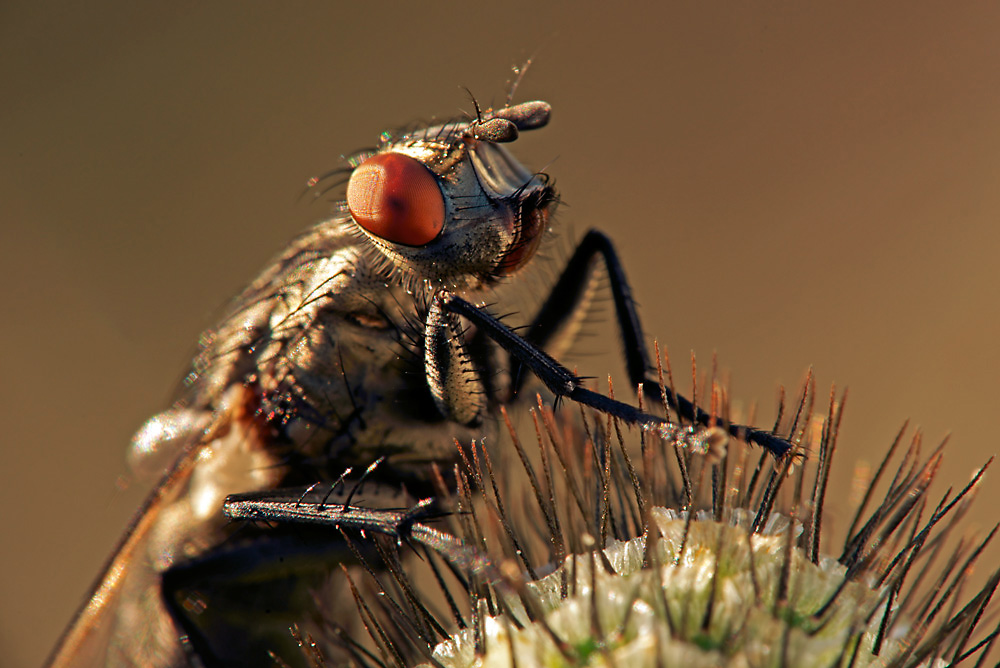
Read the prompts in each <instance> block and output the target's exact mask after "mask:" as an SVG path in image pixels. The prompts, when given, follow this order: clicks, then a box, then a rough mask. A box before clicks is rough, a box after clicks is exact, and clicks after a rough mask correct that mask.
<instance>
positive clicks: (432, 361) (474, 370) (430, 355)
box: [424, 292, 486, 425]
mask: <svg viewBox="0 0 1000 668" xmlns="http://www.w3.org/2000/svg"><path fill="white" fill-rule="evenodd" d="M441 294H442V293H441V292H439V293H438V294H437V295H435V296H434V299H433V301H432V302H431V307H430V310H429V311H428V312H427V320H426V321H425V323H424V369H425V372H426V374H427V384H428V386H429V387H430V390H431V396H433V397H434V403H435V404H436V405H437V407H438V410H440V411H441V414H442V415H444V416H445V417H446V418H448V419H449V420H452V421H454V422H457V423H459V424H464V425H476V424H478V423H479V422H480V421H482V418H483V413H484V411H485V409H486V386H485V385H484V384H483V380H482V371H481V370H480V369H479V367H478V366H477V365H476V363H475V361H474V360H473V359H472V356H471V355H470V354H469V349H468V346H467V345H466V342H465V336H464V332H463V331H462V326H461V323H460V322H459V321H458V318H457V317H456V316H455V315H454V314H453V313H449V312H447V311H446V310H445V309H444V308H443V307H442V298H441V297H440V295H441Z"/></svg>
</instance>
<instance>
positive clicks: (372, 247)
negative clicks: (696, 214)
mask: <svg viewBox="0 0 1000 668" xmlns="http://www.w3.org/2000/svg"><path fill="white" fill-rule="evenodd" d="M549 117H550V107H549V105H548V104H547V103H545V102H539V101H535V102H525V103H522V104H515V105H511V104H510V103H509V101H508V104H507V105H506V106H504V107H502V108H499V109H496V110H489V111H485V112H480V111H479V110H478V109H477V116H476V118H475V119H472V120H468V119H461V120H455V121H451V122H446V123H443V124H439V125H432V126H430V127H424V128H422V129H418V130H413V129H406V130H400V131H396V132H387V133H383V135H382V138H381V140H380V143H379V145H378V147H377V148H376V149H373V150H369V151H363V152H361V153H358V154H356V155H354V156H352V157H351V158H349V159H348V161H347V163H348V166H347V167H346V168H345V169H343V170H341V171H340V172H338V173H339V174H340V175H342V176H343V177H344V179H345V180H346V197H345V200H344V201H343V202H340V203H339V204H338V205H337V206H336V211H335V214H334V215H333V216H332V217H331V218H329V219H327V220H324V221H322V222H320V223H318V224H317V225H315V226H314V227H312V228H310V229H309V230H307V231H306V232H305V233H303V234H302V235H301V236H299V237H298V238H296V239H295V240H294V241H292V243H291V244H290V245H289V246H288V248H287V249H285V251H284V252H283V253H281V254H280V255H279V256H278V257H277V258H276V259H275V260H274V261H273V263H272V264H271V265H270V266H268V267H267V268H266V269H265V270H264V271H263V273H262V274H261V275H260V276H258V277H257V279H256V280H254V281H253V282H252V283H251V284H250V286H249V287H247V288H246V290H244V291H243V293H242V294H241V295H239V297H238V298H237V299H236V300H235V301H234V302H233V305H232V307H231V309H230V310H229V312H228V314H227V315H226V316H225V317H224V318H223V319H222V321H221V323H220V324H219V325H218V326H217V327H216V328H215V329H214V330H211V331H209V332H207V333H206V334H204V335H203V336H202V338H201V342H200V343H201V346H200V351H199V353H198V354H197V356H196V357H195V359H194V361H193V364H192V367H191V371H190V373H189V374H188V376H187V378H186V380H185V383H184V387H183V388H182V390H181V393H180V396H179V398H178V400H177V401H176V403H175V404H174V405H173V407H172V408H170V409H169V410H167V411H165V412H163V413H160V414H159V415H156V416H154V417H153V418H151V419H150V420H149V421H148V422H147V423H146V424H145V425H144V426H143V427H142V428H141V429H140V431H139V433H138V434H137V435H136V436H135V438H134V442H133V447H132V450H131V454H130V458H131V464H132V465H133V467H134V468H136V469H140V470H143V469H145V470H152V471H163V470H166V471H167V473H166V474H165V475H164V477H163V478H162V480H161V481H160V483H159V485H158V486H157V488H156V489H155V490H154V491H153V492H152V493H151V495H150V497H149V499H148V500H147V501H146V503H145V505H144V507H143V508H142V509H141V511H140V512H139V513H138V514H137V516H136V519H135V520H134V522H133V524H132V526H131V528H130V529H129V530H128V532H127V533H126V535H125V536H124V537H123V538H122V540H121V542H120V543H119V545H118V547H117V549H116V551H115V552H114V554H113V555H112V557H111V558H110V560H109V562H108V564H107V566H106V569H105V571H104V573H103V575H102V576H101V577H100V579H99V580H98V582H97V583H96V584H95V586H94V589H93V591H92V593H91V596H90V598H89V600H88V601H87V602H86V603H85V604H84V606H83V607H82V609H81V610H80V612H79V613H78V614H77V617H76V619H75V620H74V622H73V624H72V625H71V626H70V628H69V629H68V630H67V631H66V633H65V634H64V636H63V638H62V639H61V640H60V643H59V645H58V646H57V648H56V649H55V651H54V653H53V655H52V656H51V657H50V661H49V665H51V666H60V667H61V666H73V665H95V664H104V665H144V666H180V665H252V664H267V665H270V661H271V660H270V658H269V655H268V652H269V651H275V652H276V653H277V654H278V655H281V656H294V655H296V654H297V651H296V650H295V648H294V647H293V640H292V638H291V637H290V636H289V633H288V628H289V626H290V625H291V624H292V623H295V622H298V621H300V620H301V619H302V618H303V617H306V618H308V617H309V615H310V614H312V611H314V610H315V602H314V601H313V600H312V591H313V589H314V588H315V587H316V586H318V584H319V583H321V582H322V580H323V578H325V577H326V576H327V574H328V572H329V571H330V569H331V568H332V566H333V565H336V564H337V563H340V562H341V561H343V560H344V559H349V554H348V553H347V552H346V548H345V546H344V545H343V543H342V542H336V543H331V542H330V540H329V537H328V536H327V537H325V538H324V539H323V541H325V542H323V541H321V542H319V543H318V544H319V545H320V547H317V541H316V540H311V539H310V537H309V536H308V535H306V534H305V533H304V531H303V530H299V529H296V530H295V531H281V530H279V529H263V528H262V529H254V530H249V531H248V530H246V528H243V529H240V530H239V531H237V529H238V527H235V526H232V525H228V524H227V522H226V519H225V518H224V516H223V514H222V510H221V509H222V504H223V500H224V499H225V498H226V496H227V495H229V494H232V493H248V492H256V491H266V490H271V489H275V488H278V487H283V486H293V485H305V484H308V483H314V482H315V481H317V480H325V481H330V480H333V479H336V477H337V476H338V475H340V474H341V472H342V471H344V470H345V468H348V467H355V470H363V469H364V468H365V466H367V465H368V464H369V463H370V462H372V461H374V460H376V459H378V458H382V457H384V458H385V460H384V464H383V465H382V466H380V467H379V468H378V469H377V470H376V471H374V472H373V473H372V474H371V476H370V479H369V480H368V481H367V482H366V488H367V489H374V490H375V492H376V493H375V495H374V496H375V497H377V498H389V499H393V500H394V501H393V503H394V505H396V506H404V505H406V504H407V503H409V502H410V501H407V500H405V499H411V500H412V499H413V498H421V497H424V496H427V495H429V494H430V493H431V492H432V489H431V486H430V483H429V469H430V466H431V464H433V463H442V464H447V463H449V462H450V461H453V460H454V459H455V457H456V454H455V449H454V445H453V444H454V441H455V439H458V440H459V441H460V442H468V441H469V440H470V439H473V438H479V437H481V436H483V434H484V433H489V432H490V430H491V429H492V428H493V427H494V420H493V419H492V417H493V416H494V414H495V413H496V411H497V410H498V408H499V407H500V406H501V405H503V404H506V403H508V402H511V401H512V400H514V399H515V397H516V396H517V394H518V392H519V390H520V389H521V387H522V386H523V383H524V381H525V378H526V376H527V373H528V372H531V373H533V374H534V375H535V376H537V377H538V378H539V379H540V380H541V381H542V382H543V383H544V384H545V385H546V386H547V387H548V388H549V389H550V390H551V391H552V392H553V394H555V396H556V397H557V399H558V398H563V399H569V400H572V401H575V402H579V403H582V404H585V405H588V406H591V407H593V408H596V409H597V410H599V411H602V412H604V413H607V414H609V415H612V416H614V417H617V418H619V419H621V420H622V421H624V422H626V423H629V424H632V425H637V426H640V427H642V428H644V429H647V430H654V431H660V432H661V433H665V434H668V435H670V434H672V433H674V432H672V431H671V430H676V426H675V425H673V424H672V423H670V422H668V421H667V420H665V419H664V418H662V417H658V416H655V415H652V414H648V413H645V412H642V411H640V410H639V409H637V408H635V407H633V406H631V405H629V404H627V403H623V402H620V401H616V400H613V399H610V398H608V397H605V396H603V395H600V394H598V393H596V392H593V391H591V390H588V389H587V388H585V387H583V384H582V382H581V380H580V378H578V377H577V376H576V375H574V374H573V373H571V372H570V371H569V370H567V369H566V368H565V367H564V366H562V365H561V364H560V363H559V362H557V361H556V359H555V356H556V355H558V353H559V350H560V349H559V342H560V341H561V340H562V338H563V336H562V335H564V334H565V329H566V328H567V327H569V328H570V329H572V324H573V323H574V322H576V321H577V319H578V316H579V315H580V314H581V313H582V312H583V311H584V310H585V309H586V307H587V300H588V290H587V288H588V286H589V284H590V282H591V275H592V271H593V268H594V267H595V266H597V265H598V264H603V265H604V267H605V268H606V269H607V273H608V275H609V276H610V287H611V293H612V295H613V298H614V304H615V313H616V321H617V322H618V324H619V326H620V329H621V332H622V335H623V338H624V353H625V358H626V363H627V368H628V374H629V377H630V380H631V382H632V384H633V386H635V385H636V384H638V383H640V382H643V381H645V382H646V387H647V388H649V389H650V390H652V388H657V389H656V390H655V392H654V393H652V394H651V396H652V397H655V399H656V400H657V401H659V398H660V397H659V392H660V390H659V389H658V388H659V385H658V384H657V383H655V382H654V381H650V380H649V379H648V377H647V376H648V374H649V373H650V371H651V370H652V369H653V365H652V364H651V363H650V357H649V354H648V352H647V349H646V345H645V341H644V336H643V332H642V327H641V325H640V322H639V317H638V314H637V312H636V309H635V306H634V304H633V301H632V297H631V293H630V290H629V287H628V283H627V281H626V278H625V274H624V270H623V267H622V265H621V263H620V261H619V259H618V257H617V255H616V253H615V250H614V247H613V245H612V243H611V241H610V239H609V238H608V237H607V236H605V235H604V234H603V233H601V232H599V231H596V230H592V231H590V232H588V233H587V234H586V235H585V236H584V238H583V239H582V241H581V242H580V244H579V245H578V246H577V248H576V250H575V251H574V253H573V254H572V256H571V257H570V259H569V262H568V263H567V265H566V267H565V269H564V270H563V272H562V274H561V276H560V278H559V279H558V280H557V281H556V283H555V285H554V287H553V288H552V290H551V292H550V293H549V295H548V297H547V299H546V300H545V301H544V303H543V305H542V306H541V308H540V309H539V311H538V313H537V315H536V316H535V318H534V320H533V321H532V322H531V323H530V325H529V326H528V327H527V328H526V329H525V330H522V332H523V333H522V334H518V333H515V331H514V330H512V329H511V328H510V327H508V326H507V325H506V324H505V323H504V322H501V320H500V319H499V318H498V317H496V316H495V315H493V314H492V309H490V308H487V307H485V306H483V305H481V302H482V300H483V298H484V294H485V291H486V290H489V289H490V288H491V287H492V286H495V285H496V284H498V283H500V282H503V281H506V280H507V279H508V278H509V277H512V276H513V275H515V274H516V273H517V272H518V271H519V270H520V269H521V268H522V267H524V266H525V265H526V264H527V263H529V262H530V261H531V259H532V257H533V256H534V254H535V251H536V249H537V248H538V245H539V242H540V240H541V239H542V237H543V236H544V233H545V232H546V230H548V228H549V225H550V222H551V218H552V214H553V211H554V210H555V208H556V205H557V203H558V201H559V197H558V194H557V192H556V190H555V188H554V187H553V184H552V182H551V180H550V179H549V177H548V176H547V175H545V174H542V173H535V172H532V171H529V170H528V169H526V168H525V167H524V166H523V165H522V164H521V163H520V162H518V161H517V159H515V158H514V157H513V156H512V155H511V153H510V152H508V150H507V148H506V147H505V145H507V144H510V143H511V142H513V141H515V140H516V139H517V138H518V136H519V134H520V133H521V132H525V131H529V130H535V129H538V128H541V127H543V126H545V125H546V124H547V123H548V121H549ZM334 187H337V186H334ZM667 394H668V400H669V402H670V403H671V404H672V408H673V410H675V411H676V412H677V413H678V414H679V415H680V416H682V417H683V418H684V419H686V420H688V421H690V422H691V423H693V424H697V425H702V426H708V425H714V424H719V425H725V424H727V423H726V422H725V421H724V420H722V419H721V418H717V417H715V416H712V415H710V414H708V413H706V412H704V411H702V410H700V409H699V408H697V407H696V406H694V405H692V403H691V402H689V401H688V400H686V399H684V398H683V397H681V396H679V395H675V394H673V393H672V392H668V393H667ZM727 429H728V431H729V433H730V434H731V435H732V436H734V437H737V438H740V439H742V440H744V441H747V442H752V443H756V444H758V445H761V446H763V447H764V448H766V449H767V450H769V451H770V452H771V453H772V454H773V455H775V456H777V457H781V456H784V455H785V454H786V453H788V451H789V450H790V448H791V445H790V444H789V443H788V442H787V441H785V440H783V439H781V438H779V437H777V436H774V435H772V434H770V433H769V432H766V431H761V430H756V429H752V428H749V427H744V426H740V425H728V426H727ZM695 440H696V439H695ZM396 499H399V500H398V501H396ZM334 500H335V499H334ZM354 503H355V505H357V504H358V503H359V502H358V501H357V500H355V501H354ZM262 611H263V612H262ZM283 648H287V651H283Z"/></svg>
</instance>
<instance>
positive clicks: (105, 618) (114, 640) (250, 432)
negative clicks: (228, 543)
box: [48, 387, 282, 668]
mask: <svg viewBox="0 0 1000 668" xmlns="http://www.w3.org/2000/svg"><path fill="white" fill-rule="evenodd" d="M229 394H230V396H229V397H228V400H227V402H225V404H224V405H226V406H227V408H228V410H226V411H223V412H220V413H219V414H218V416H217V418H216V419H215V421H214V423H213V424H212V426H211V427H210V428H209V429H208V430H207V433H205V435H204V436H203V437H202V438H200V439H197V438H194V435H192V438H191V439H190V440H189V441H188V444H187V446H186V447H184V448H183V452H182V454H181V455H180V457H179V458H178V459H177V461H176V462H175V464H174V466H173V467H172V468H171V470H170V471H169V472H168V473H167V474H166V475H165V476H164V477H163V479H162V480H161V482H160V484H159V485H158V486H157V487H156V489H155V490H154V491H153V492H152V493H151V494H150V496H149V498H148V499H147V501H146V503H145V504H144V505H143V507H142V508H141V510H140V511H139V512H138V513H137V515H136V517H135V519H134V521H133V522H132V525H131V526H130V528H129V529H128V531H127V532H126V534H125V536H124V537H123V538H122V540H121V542H120V543H119V545H118V547H117V549H116V550H115V551H114V553H113V554H112V556H111V558H110V559H109V561H108V563H107V565H106V567H105V569H104V572H103V574H102V575H101V577H100V578H99V579H98V581H97V583H96V584H95V586H94V587H93V590H92V591H91V595H90V597H89V599H88V601H87V602H86V603H85V604H84V606H83V607H82V608H81V610H80V611H79V612H78V613H77V615H76V618H75V620H74V621H73V623H72V624H71V625H70V627H69V629H68V630H67V631H66V633H65V634H64V635H63V637H62V639H61V640H60V642H59V644H58V646H57V647H56V649H55V651H54V652H53V654H52V656H51V657H50V659H49V662H48V665H50V666H51V667H52V668H62V667H70V666H94V665H107V666H118V665H144V666H177V665H186V663H187V661H186V659H185V657H184V648H183V647H182V646H181V644H180V641H179V638H180V636H181V634H182V632H181V631H179V630H178V629H177V627H176V625H175V623H174V621H173V619H172V617H171V615H170V614H169V613H168V611H167V609H166V607H165V602H164V597H163V589H162V576H163V573H164V572H166V571H167V570H168V569H170V568H172V567H173V566H174V565H175V564H177V563H178V562H182V561H185V560H187V559H190V558H192V557H195V556H197V555H198V554H199V553H200V552H203V551H204V550H206V549H209V548H211V547H213V546H215V545H217V544H218V543H219V542H220V541H221V540H222V536H223V535H224V529H225V524H226V521H225V519H224V518H223V517H222V514H221V512H220V508H221V506H222V501H223V500H224V499H225V497H226V496H227V495H228V494H231V493H235V492H242V491H246V490H248V489H265V488H270V487H273V486H275V485H276V484H277V482H278V480H279V479H280V476H281V475H282V471H281V467H280V466H277V465H276V464H277V463H276V462H275V461H274V458H273V456H272V455H270V454H269V453H268V452H267V450H266V448H265V447H264V445H265V444H264V439H263V438H262V434H261V433H260V430H259V429H258V428H257V427H256V425H255V422H254V420H253V417H252V415H251V414H248V412H247V411H246V407H247V403H246V400H247V396H246V394H247V390H245V389H244V388H242V387H237V388H234V389H233V390H232V391H231V392H230V393H229Z"/></svg>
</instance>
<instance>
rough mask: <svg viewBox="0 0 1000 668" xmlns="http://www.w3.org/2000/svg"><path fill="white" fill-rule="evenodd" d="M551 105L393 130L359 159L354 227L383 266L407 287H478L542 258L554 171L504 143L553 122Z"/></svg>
mask: <svg viewBox="0 0 1000 668" xmlns="http://www.w3.org/2000/svg"><path fill="white" fill-rule="evenodd" d="M549 113H550V107H549V105H548V104H547V103H545V102H525V103H523V104H518V105H514V106H508V107H504V108H502V109H497V110H494V111H489V112H485V113H483V114H481V115H480V116H479V117H478V118H477V119H475V120H473V121H454V122H450V123H445V124H442V125H435V126H432V127H428V128H424V129H421V130H419V131H410V132H401V133H396V134H391V133H385V134H383V137H382V142H381V145H380V146H379V148H378V149H377V150H376V151H374V152H369V153H364V154H361V155H359V156H356V157H355V159H354V162H355V163H356V166H355V167H354V169H353V171H352V172H351V175H350V178H349V180H348V183H347V202H346V206H347V211H348V213H349V214H350V220H349V223H348V224H349V225H352V226H353V227H354V228H355V230H356V231H358V232H359V233H360V234H361V235H362V236H363V237H364V238H366V239H367V240H368V241H369V242H370V246H371V250H372V253H373V255H374V260H375V261H374V266H375V267H376V268H377V269H378V270H379V271H380V272H382V273H383V274H385V275H386V276H387V278H389V277H395V278H399V279H402V281H403V282H404V283H405V284H407V285H410V286H412V285H415V284H419V283H421V282H422V283H424V284H426V285H428V286H446V287H450V288H456V289H466V288H470V289H471V288H477V287H480V286H482V285H485V284H489V283H491V282H493V281H496V280H498V279H500V278H502V277H504V276H507V275H510V274H512V273H514V272H515V271H517V270H518V269H519V268H520V267H522V266H524V264H525V263H527V262H528V261H529V260H530V259H531V257H532V256H533V255H534V253H535V250H536V249H537V248H538V243H539V241H540V239H541V237H542V235H543V233H544V232H545V230H546V229H547V228H548V223H549V217H550V215H551V213H552V210H553V209H554V208H555V204H556V202H557V200H558V197H557V195H556V192H555V189H554V188H553V187H552V186H551V185H550V183H549V179H548V177H547V176H546V175H545V174H537V173H533V172H530V171H528V170H527V169H526V168H525V167H524V166H523V165H522V164H521V163H520V162H518V160H517V159H516V158H514V157H513V156H512V155H511V154H510V153H509V152H508V151H507V150H506V148H505V147H504V146H502V144H506V143H510V142H512V141H514V140H515V139H517V136H518V133H519V132H520V131H523V130H532V129H535V128H540V127H542V126H544V125H545V124H546V123H547V122H548V120H549Z"/></svg>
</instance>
